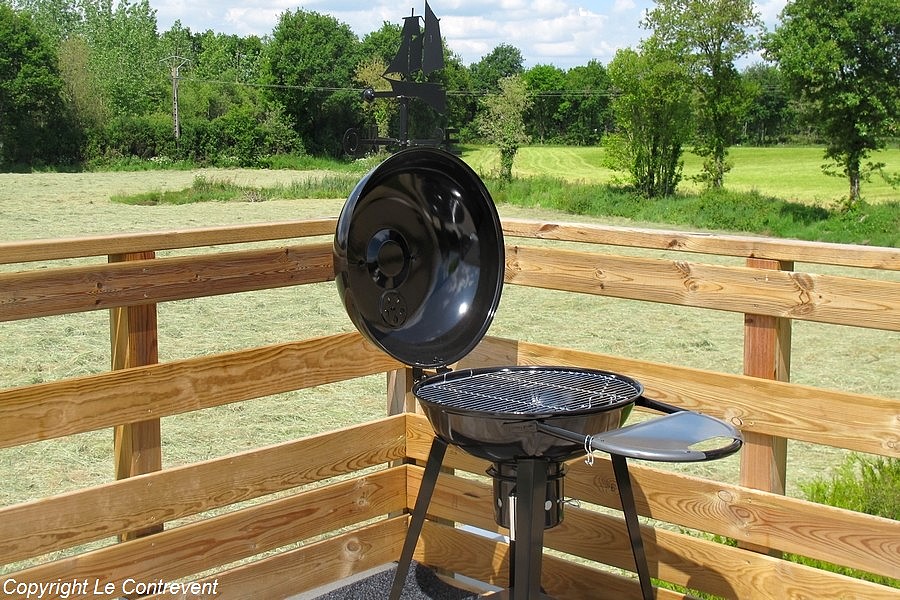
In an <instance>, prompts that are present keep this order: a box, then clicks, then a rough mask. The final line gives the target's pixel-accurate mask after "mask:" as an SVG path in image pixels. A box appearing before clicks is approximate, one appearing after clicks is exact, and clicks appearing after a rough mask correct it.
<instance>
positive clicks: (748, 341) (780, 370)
mask: <svg viewBox="0 0 900 600" xmlns="http://www.w3.org/2000/svg"><path fill="white" fill-rule="evenodd" d="M747 266H748V267H754V268H757V269H774V270H784V271H790V270H792V269H793V268H794V263H793V262H792V261H777V260H767V259H758V258H749V259H747ZM744 375H749V376H751V377H762V378H764V379H774V380H778V381H790V378H791V320H790V319H785V318H779V317H772V316H768V315H753V314H747V315H744ZM786 470H787V440H785V439H784V438H780V437H774V436H769V435H763V434H759V433H754V432H752V431H748V432H745V433H744V446H743V448H742V450H741V485H743V486H746V487H750V488H754V489H758V490H764V491H767V492H772V493H776V494H784V491H785V480H786ZM742 547H747V548H748V549H752V550H755V551H757V552H763V553H767V554H772V551H771V549H769V548H762V547H756V546H754V547H748V546H745V545H742Z"/></svg>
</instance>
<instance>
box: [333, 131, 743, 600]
mask: <svg viewBox="0 0 900 600" xmlns="http://www.w3.org/2000/svg"><path fill="white" fill-rule="evenodd" d="M504 266H505V262H504V246H503V232H502V229H501V227H500V221H499V218H498V216H497V212H496V208H495V207H494V203H493V201H492V199H491V197H490V194H489V193H488V191H487V189H486V188H485V186H484V183H483V182H482V181H481V179H480V178H479V177H478V176H477V175H476V174H475V172H474V171H472V170H471V169H470V168H469V167H468V166H467V165H466V164H465V163H464V162H463V161H461V160H460V159H459V158H457V157H455V156H454V155H452V154H449V153H447V152H444V151H441V150H438V149H434V148H411V149H408V150H402V151H400V152H398V153H396V154H394V155H393V156H391V157H389V158H388V159H386V160H385V161H384V162H382V163H381V164H380V165H379V166H377V167H376V168H375V169H373V170H372V171H371V172H370V173H369V174H368V175H366V176H365V177H364V178H363V179H362V180H360V182H359V183H358V184H357V186H356V188H355V189H354V190H353V192H352V193H351V195H350V197H349V198H348V200H347V202H346V204H345V205H344V208H343V210H342V212H341V215H340V218H339V219H338V224H337V231H336V233H335V239H334V271H335V279H336V282H337V287H338V290H339V292H340V294H341V299H342V301H343V303H344V306H345V308H346V309H347V313H348V314H349V316H350V318H351V320H352V321H353V323H354V325H355V326H356V327H357V329H359V331H360V332H361V333H362V334H363V335H364V336H365V337H366V338H367V339H369V340H370V341H371V342H372V343H374V344H375V345H377V346H378V347H380V348H381V349H382V350H384V351H385V352H386V353H388V354H389V355H391V356H393V357H394V358H396V359H398V360H400V361H401V362H403V363H405V364H407V365H410V366H411V367H413V370H414V373H415V377H414V378H415V383H414V385H413V389H412V391H413V394H414V395H415V396H416V398H417V399H418V400H419V402H420V404H421V406H422V409H423V411H424V412H425V415H426V416H427V418H428V420H429V421H430V423H431V425H432V426H433V427H434V430H435V438H434V441H433V442H432V446H431V451H430V453H429V456H428V461H427V462H426V465H425V473H424V477H423V480H422V486H421V488H420V491H419V495H418V498H417V500H416V505H415V508H414V510H413V514H412V517H411V519H410V525H409V530H408V534H407V537H406V541H405V543H404V547H403V551H402V553H401V557H400V561H399V564H398V568H397V573H396V576H395V578H394V585H393V588H392V590H391V595H390V598H391V600H397V599H399V597H400V594H401V592H402V586H403V582H404V580H405V577H406V572H407V570H408V569H409V565H410V562H411V560H412V555H413V551H414V550H415V546H416V542H417V541H418V537H419V534H420V533H421V529H422V525H423V523H424V520H425V513H426V510H427V508H428V504H429V502H430V500H431V495H432V492H433V491H434V486H435V484H436V482H437V476H438V473H439V471H440V467H441V463H442V461H443V458H444V453H445V451H446V449H447V446H448V445H449V444H453V445H455V446H458V447H460V448H461V449H463V450H465V451H466V452H468V453H470V454H472V455H474V456H477V457H480V458H484V459H487V460H489V461H491V462H492V463H493V466H492V467H491V468H490V469H489V470H488V474H489V475H491V477H492V478H493V481H494V502H495V506H494V516H495V519H496V521H497V523H498V524H499V525H501V526H503V527H506V528H508V529H509V530H510V535H509V538H510V562H509V565H510V567H509V569H510V577H509V580H510V588H508V589H506V590H503V591H500V592H494V593H492V594H488V595H486V596H484V597H486V598H487V597H491V598H497V599H498V600H503V599H511V600H544V599H549V598H550V597H549V596H547V595H546V594H544V592H543V591H542V589H541V558H542V555H543V532H544V529H546V528H550V527H553V526H555V525H557V524H558V523H559V522H560V521H561V519H562V512H563V504H564V496H563V477H564V475H565V461H567V460H569V459H572V458H576V457H578V456H584V455H587V456H588V459H590V456H591V454H592V453H593V452H594V451H598V450H599V451H603V452H606V453H608V454H609V455H610V456H611V458H612V464H613V469H614V473H615V476H616V483H617V486H618V488H619V494H620V498H621V500H622V509H623V512H624V515H625V521H626V525H627V529H628V534H629V538H630V542H631V546H632V551H633V554H634V559H635V566H636V570H637V573H638V576H639V579H640V585H641V592H642V594H643V598H644V599H645V600H649V599H650V598H652V597H653V592H652V587H651V583H650V574H649V569H648V567H647V561H646V557H645V554H644V550H643V544H642V541H641V536H640V530H639V524H638V519H637V511H636V509H635V506H634V497H633V493H632V489H631V481H630V477H629V475H628V468H627V464H626V459H627V458H639V459H645V460H654V461H669V462H687V461H703V460H711V459H715V458H720V457H723V456H727V455H729V454H732V453H734V452H736V451H737V450H738V449H739V448H740V446H741V443H742V440H741V435H740V433H739V432H738V431H737V430H736V429H734V428H733V427H731V426H730V425H728V424H727V423H725V422H723V421H720V420H718V419H715V418H712V417H709V416H706V415H701V414H698V413H694V412H688V411H685V410H682V409H679V408H677V407H675V406H671V405H668V404H663V403H661V402H657V401H654V400H651V399H649V398H646V397H644V396H643V387H642V386H641V384H640V383H639V382H637V381H635V380H634V379H631V378H629V377H626V376H624V375H620V374H617V373H611V372H606V371H598V370H592V369H579V368H571V367H518V366H511V367H502V368H482V369H467V370H458V371H450V370H449V368H448V365H451V364H453V363H455V362H457V361H458V360H460V359H461V358H463V357H464V356H465V355H466V354H468V353H469V352H470V351H471V350H472V349H473V348H474V347H475V346H476V345H477V344H478V343H479V342H480V341H481V339H482V337H483V336H484V334H485V332H486V331H487V329H488V327H489V325H490V323H491V321H492V320H493V317H494V313H495V311H496V309H497V306H498V304H499V302H500V292H501V289H502V286H503V274H504ZM424 369H436V370H437V374H435V375H432V376H428V377H426V376H425V375H424ZM634 405H638V406H644V407H648V408H651V409H654V410H657V411H659V412H662V413H665V415H664V416H662V417H659V418H656V419H651V420H648V421H644V422H641V423H638V424H635V425H630V426H627V427H623V425H624V423H625V420H626V419H627V417H628V415H629V413H630V412H631V409H632V407H633V406H634ZM710 445H712V448H711V449H710ZM699 448H704V449H699Z"/></svg>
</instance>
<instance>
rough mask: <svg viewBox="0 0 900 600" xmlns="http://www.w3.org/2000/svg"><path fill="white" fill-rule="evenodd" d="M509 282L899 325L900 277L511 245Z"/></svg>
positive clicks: (826, 320)
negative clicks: (782, 269)
mask: <svg viewBox="0 0 900 600" xmlns="http://www.w3.org/2000/svg"><path fill="white" fill-rule="evenodd" d="M505 278H506V282H507V283H512V284H517V285H526V286H531V287H538V288H544V289H555V290H564V291H569V292H579V293H585V294H595V295H600V296H610V297H615V298H629V299H633V300H647V301H651V302H663V303H667V304H675V305H680V306H693V307H697V308H709V309H714V310H724V311H733V312H739V313H750V314H761V315H770V316H773V317H784V318H790V319H801V320H806V321H817V322H821V323H834V324H840V325H853V326H856V327H867V328H873V329H887V330H890V331H900V283H897V282H892V281H879V280H869V279H856V278H851V277H837V276H830V275H820V274H810V273H798V272H793V271H790V272H773V271H769V270H766V269H754V268H750V267H734V266H730V267H726V266H720V265H707V264H700V263H691V262H686V261H673V260H662V259H655V258H638V257H631V256H613V255H607V254H598V253H596V252H579V251H574V250H562V249H558V248H534V247H526V246H513V247H509V246H507V252H506V274H505Z"/></svg>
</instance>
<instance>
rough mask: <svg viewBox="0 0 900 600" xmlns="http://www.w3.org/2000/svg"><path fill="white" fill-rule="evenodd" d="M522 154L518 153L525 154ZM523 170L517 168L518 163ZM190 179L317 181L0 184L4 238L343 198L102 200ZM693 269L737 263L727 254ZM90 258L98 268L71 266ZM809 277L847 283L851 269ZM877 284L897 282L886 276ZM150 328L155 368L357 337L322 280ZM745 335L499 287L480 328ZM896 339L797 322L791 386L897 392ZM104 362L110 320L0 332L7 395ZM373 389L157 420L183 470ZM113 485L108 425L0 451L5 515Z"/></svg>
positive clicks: (834, 455)
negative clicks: (155, 340)
mask: <svg viewBox="0 0 900 600" xmlns="http://www.w3.org/2000/svg"><path fill="white" fill-rule="evenodd" d="M527 156H528V154H527V153H523V158H525V157H527ZM523 164H527V162H526V161H524V160H523ZM584 172H585V173H590V172H592V171H591V170H590V169H586V170H585V171H584ZM200 174H202V175H203V176H204V177H207V178H212V179H216V178H222V179H226V180H229V181H232V182H234V183H238V184H242V185H253V186H265V187H269V186H273V185H275V184H279V183H280V184H285V185H289V184H290V183H291V182H293V181H295V180H297V179H300V178H306V177H318V176H321V173H319V172H297V171H255V170H215V169H204V170H198V171H174V172H159V171H152V172H134V173H125V172H123V173H79V174H50V173H38V174H0V241H10V240H23V239H34V238H58V237H71V236H80V235H97V234H110V233H118V232H127V231H150V230H166V229H185V228H193V227H204V226H213V225H233V224H242V223H256V222H271V221H284V220H291V219H302V218H311V217H323V216H336V215H337V214H338V213H339V211H340V209H341V206H342V205H343V202H344V199H343V198H336V199H332V200H278V199H275V200H271V201H266V202H249V201H241V202H211V203H203V204H190V205H175V206H173V205H161V206H131V205H125V204H116V203H112V202H110V201H109V198H110V197H111V196H113V195H116V194H130V193H138V192H142V191H152V190H167V189H181V188H186V187H189V186H190V185H191V183H192V181H193V180H194V178H195V177H196V176H197V175H200ZM499 210H500V212H501V215H502V216H516V217H533V218H540V219H555V220H572V217H571V216H566V215H560V214H554V213H550V212H546V211H542V212H538V211H533V210H525V209H521V208H516V207H509V206H500V207H499ZM579 219H580V220H584V221H591V220H592V219H589V218H586V217H585V218H582V217H579ZM594 220H596V219H594ZM602 221H603V222H606V223H610V222H612V221H610V220H607V219H604V220H602ZM614 223H615V224H625V223H624V222H622V221H617V222H614ZM227 249H230V248H218V249H215V250H227ZM603 250H604V251H605V250H606V249H603ZM197 251H203V250H197ZM609 251H611V252H619V253H621V252H628V251H626V250H623V249H609ZM192 252H193V251H192ZM631 252H640V251H637V250H635V251H631ZM178 253H187V251H184V252H178ZM670 256H675V255H674V254H672V255H670ZM681 258H682V259H684V258H685V257H683V256H682V257H681ZM687 259H688V260H698V261H707V262H709V261H713V260H715V261H720V262H732V263H734V264H739V261H736V260H733V259H727V258H718V259H711V258H707V257H687ZM91 260H95V261H96V260H102V259H82V260H79V261H66V262H67V263H70V264H72V263H78V264H82V263H84V262H89V261H91ZM27 268H35V266H34V265H7V266H0V270H12V269H27ZM38 268H41V267H40V266H39V267H38ZM811 270H814V271H823V272H838V273H847V274H851V275H852V274H853V271H852V270H848V269H830V268H827V267H815V268H813V269H811ZM859 273H860V272H857V274H859ZM869 275H871V273H865V274H864V276H869ZM878 276H880V277H893V278H895V279H896V278H897V274H896V273H883V274H879V275H878ZM159 327H160V339H159V346H160V350H159V354H160V360H162V361H169V360H176V359H180V358H186V357H190V356H197V355H204V354H211V353H218V352H225V351H228V350H233V349H238V348H243V347H250V346H257V345H264V344H271V343H277V342H281V341H289V340H294V339H302V338H306V337H310V336H316V335H323V334H327V333H333V332H337V331H351V330H352V329H353V326H352V324H351V323H350V321H349V319H348V318H347V316H346V314H345V313H344V310H343V307H342V306H341V304H340V301H339V300H338V296H337V294H336V292H335V289H334V285H333V284H330V283H329V284H319V285H312V286H303V287H302V288H287V289H281V290H269V291H263V292H252V293H244V294H237V295H232V296H221V297H213V298H203V299H197V300H189V301H181V302H171V303H166V304H163V305H160V306H159ZM742 330H743V318H742V315H739V314H730V313H718V312H712V311H706V310H699V309H691V308H680V307H670V306H667V305H662V304H650V303H638V302H629V301H624V300H616V299H607V298H599V297H584V296H575V295H572V294H564V293H561V292H551V291H544V290H535V289H528V288H521V287H519V286H507V287H506V288H505V290H504V293H503V299H502V301H501V305H500V309H499V311H498V313H497V316H496V319H495V321H494V324H493V326H492V327H491V330H490V332H489V333H490V334H491V335H497V336H502V337H511V338H520V339H525V340H529V341H535V342H541V343H550V344H555V345H559V346H565V347H573V348H579V349H587V350H591V351H596V352H604V353H610V354H618V355H623V356H629V357H635V358H641V359H647V360H655V361H666V362H672V363H676V364H682V365H687V366H692V367H697V368H706V369H715V370H720V371H725V372H732V373H739V372H740V371H741V352H742ZM898 341H900V340H898V337H897V335H896V334H891V333H886V332H879V331H866V330H856V329H850V328H846V327H837V326H824V325H817V324H812V323H797V324H796V325H795V327H794V351H793V363H794V366H793V379H794V380H795V381H798V382H800V383H804V384H810V385H817V386H822V387H828V388H837V389H844V390H850V391H855V392H860V393H867V394H878V395H884V396H889V397H900V379H898V377H897V373H900V343H898ZM109 354H110V353H109V339H108V314H107V313H106V312H105V311H98V312H92V313H83V314H77V315H66V316H60V317H49V318H43V319H35V320H30V321H22V322H12V323H0V382H2V383H0V384H2V386H3V387H11V386H17V385H27V384H32V383H39V382H43V381H52V380H55V379H58V378H62V377H72V376H78V375H83V374H89V373H96V372H101V371H105V370H107V369H108V368H109V362H110V356H109ZM383 394H384V379H383V378H382V377H372V378H367V379H364V380H360V381H354V382H347V383H342V384H335V385H331V386H325V387H323V388H320V389H317V390H313V391H302V392H296V393H292V394H283V395H280V396H278V397H271V398H265V399H260V400H256V401H249V402H245V403H241V404H237V405H230V406H225V407H220V408H216V409H210V410H205V411H199V412H196V413H191V414H187V415H181V416H175V417H169V418H166V419H164V420H163V440H164V442H163V443H164V448H163V461H164V465H165V466H172V465H177V464H184V463H186V462H191V461H195V460H202V459H205V458H209V457H213V456H219V455H222V454H226V453H230V452H236V451H240V450H242V449H246V448H248V447H255V446H261V445H265V444H270V443H276V442H278V441H281V440H286V439H291V438H295V437H300V436H304V435H308V434H312V433H315V432H320V431H325V430H331V429H335V428H337V427H340V426H344V425H349V424H352V423H358V422H362V421H365V420H369V419H374V418H378V417H381V416H383V415H384V414H385V400H384V395H383ZM842 456H843V453H841V452H838V451H835V450H833V449H830V448H825V447H819V446H810V445H806V444H802V445H801V444H796V445H792V448H791V458H790V460H791V464H790V465H789V468H788V473H789V478H790V481H789V492H790V493H795V494H796V493H798V486H799V485H800V484H801V483H802V482H803V481H806V480H809V478H811V477H814V476H817V475H821V474H823V473H826V472H827V470H828V468H829V467H831V466H834V465H836V464H837V463H838V462H840V460H841V458H842ZM735 465H736V463H735V462H734V461H731V462H729V461H719V462H718V463H709V466H708V467H704V469H705V468H708V469H713V470H714V471H713V472H711V474H713V475H715V476H717V477H722V478H724V479H733V477H734V473H735V472H736V466H735ZM112 476H113V464H112V433H111V432H110V431H108V430H104V431H97V432H92V433H87V434H81V435H77V436H72V437H71V438H65V439H61V440H52V441H48V442H43V443H40V444H32V445H29V446H27V447H23V448H13V449H7V450H2V451H0V477H2V478H3V480H4V481H5V483H6V485H5V486H4V488H3V491H2V492H0V505H3V504H10V503H14V502H18V501H22V500H26V499H32V498H39V497H42V496H46V495H49V494H54V493H58V492H61V491H64V490H69V489H75V488H80V487H83V486H86V485H93V484H96V483H98V482H102V481H109V480H110V479H112Z"/></svg>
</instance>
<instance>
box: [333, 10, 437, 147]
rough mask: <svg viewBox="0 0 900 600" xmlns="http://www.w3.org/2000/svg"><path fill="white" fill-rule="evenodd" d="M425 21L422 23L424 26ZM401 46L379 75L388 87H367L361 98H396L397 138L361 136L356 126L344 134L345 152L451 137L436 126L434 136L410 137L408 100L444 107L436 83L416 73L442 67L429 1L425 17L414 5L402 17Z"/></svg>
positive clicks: (434, 142)
mask: <svg viewBox="0 0 900 600" xmlns="http://www.w3.org/2000/svg"><path fill="white" fill-rule="evenodd" d="M423 25H424V26H423ZM400 38H401V40H400V48H399V50H397V54H396V55H395V56H394V58H393V59H392V60H391V62H390V64H389V65H388V67H387V69H385V71H384V73H383V74H382V75H381V77H382V78H383V79H384V80H385V81H387V82H388V83H389V84H390V86H391V90H390V91H375V89H373V88H371V87H370V88H366V89H365V90H363V92H362V98H363V100H365V101H366V102H374V101H375V100H376V99H379V98H389V99H395V100H397V101H398V102H399V105H400V135H399V136H398V137H396V138H390V137H378V136H377V132H375V133H376V135H373V136H368V137H367V136H364V135H361V134H360V131H359V130H358V129H348V130H347V132H346V133H345V134H344V150H345V151H346V152H347V153H348V154H352V155H359V154H363V153H365V152H366V151H368V150H369V149H370V148H373V147H374V148H375V149H376V150H377V149H378V147H380V146H399V147H400V148H406V147H409V146H441V145H449V144H450V139H449V137H448V135H447V133H445V132H444V131H441V130H438V131H437V132H436V133H437V134H438V135H437V136H436V137H435V138H432V139H425V140H410V139H409V101H410V99H412V98H418V99H420V100H422V101H424V102H425V103H426V104H428V105H429V106H430V107H431V108H433V109H434V110H435V111H437V112H438V113H440V114H444V113H445V112H446V111H447V94H446V92H445V91H444V88H443V86H441V85H440V84H438V83H430V82H427V81H416V79H417V78H419V77H418V74H419V73H421V75H422V77H421V78H424V77H427V76H428V75H430V74H431V73H434V72H435V71H439V70H441V69H443V68H444V46H443V41H442V40H441V27H440V20H439V19H438V18H437V16H435V14H434V12H433V11H432V10H431V7H430V6H429V5H428V2H426V3H425V16H424V18H423V17H421V16H419V15H416V14H415V9H413V10H412V13H411V14H410V16H408V17H404V18H403V29H402V31H401V33H400Z"/></svg>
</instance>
